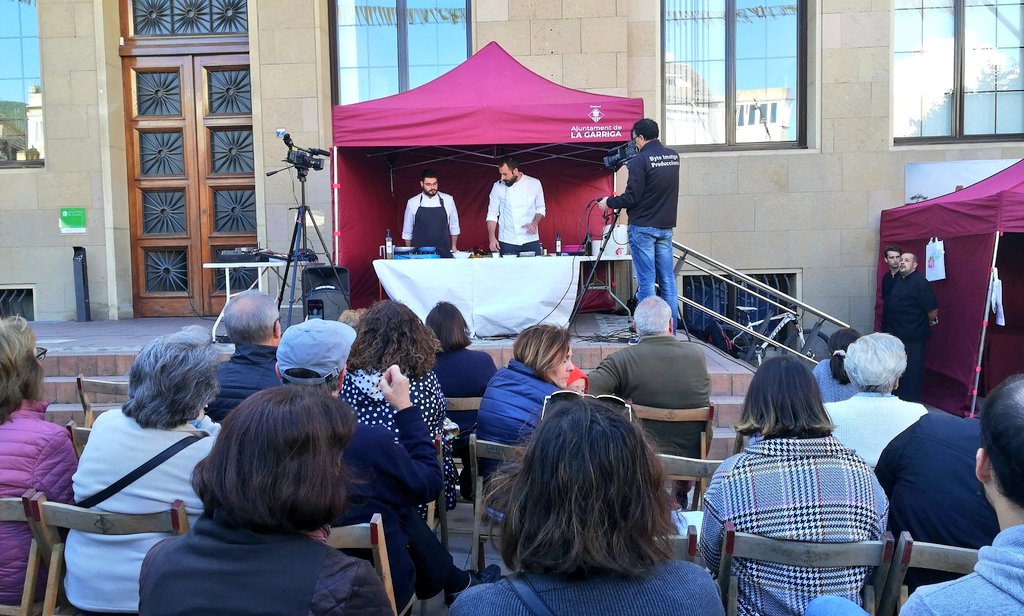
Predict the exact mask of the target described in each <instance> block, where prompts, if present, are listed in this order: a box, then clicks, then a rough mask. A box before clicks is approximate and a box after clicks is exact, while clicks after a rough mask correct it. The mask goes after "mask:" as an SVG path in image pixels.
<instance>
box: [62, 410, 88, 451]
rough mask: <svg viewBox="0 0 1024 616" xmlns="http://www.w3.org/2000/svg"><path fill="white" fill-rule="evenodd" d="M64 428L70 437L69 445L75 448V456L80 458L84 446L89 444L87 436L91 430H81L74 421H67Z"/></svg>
mask: <svg viewBox="0 0 1024 616" xmlns="http://www.w3.org/2000/svg"><path fill="white" fill-rule="evenodd" d="M64 427H65V428H67V430H68V434H69V435H70V436H71V444H72V445H73V446H74V448H75V455H76V456H78V457H79V458H81V457H82V452H83V451H85V446H86V444H87V443H88V442H89V434H90V433H91V432H92V428H83V427H81V426H79V425H78V424H76V423H75V420H74V419H71V420H69V421H68V423H67V424H65V426H64Z"/></svg>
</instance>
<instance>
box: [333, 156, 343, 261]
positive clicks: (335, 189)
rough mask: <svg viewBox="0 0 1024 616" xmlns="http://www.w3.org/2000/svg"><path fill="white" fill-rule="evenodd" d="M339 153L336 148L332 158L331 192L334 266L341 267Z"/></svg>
mask: <svg viewBox="0 0 1024 616" xmlns="http://www.w3.org/2000/svg"><path fill="white" fill-rule="evenodd" d="M338 151H339V148H337V147H335V148H334V156H333V157H332V158H331V162H332V163H333V164H334V178H333V179H334V184H333V186H331V191H332V192H333V193H334V204H333V205H334V212H333V214H334V215H333V216H331V218H332V219H334V228H333V229H331V235H333V236H334V259H332V261H333V262H334V265H340V264H339V263H338V255H340V254H341V238H340V236H339V234H338V229H339V228H340V227H341V221H340V220H339V216H338V213H339V212H340V208H339V207H338V206H339V203H338V200H339V199H341V179H340V178H339V177H338V173H339V172H340V169H339V168H338Z"/></svg>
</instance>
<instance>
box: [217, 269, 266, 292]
mask: <svg viewBox="0 0 1024 616" xmlns="http://www.w3.org/2000/svg"><path fill="white" fill-rule="evenodd" d="M216 272H217V276H216V279H215V280H214V290H215V291H223V290H224V289H225V286H224V270H222V269H219V270H216ZM228 272H230V274H229V275H230V276H231V293H232V294H235V293H238V292H239V291H242V290H244V289H248V288H249V287H251V286H252V285H253V283H255V282H256V276H257V275H258V271H257V269H256V268H255V267H242V268H232V269H229V270H228Z"/></svg>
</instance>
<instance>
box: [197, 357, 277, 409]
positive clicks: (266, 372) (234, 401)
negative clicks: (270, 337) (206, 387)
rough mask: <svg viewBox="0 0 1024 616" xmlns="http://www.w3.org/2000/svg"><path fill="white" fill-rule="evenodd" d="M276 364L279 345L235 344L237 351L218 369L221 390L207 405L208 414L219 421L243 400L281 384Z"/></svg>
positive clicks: (218, 381)
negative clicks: (275, 368)
mask: <svg viewBox="0 0 1024 616" xmlns="http://www.w3.org/2000/svg"><path fill="white" fill-rule="evenodd" d="M276 365H277V347H273V346H267V345H265V344H238V345H235V354H234V355H232V356H231V359H229V360H228V361H226V362H224V363H223V364H221V365H220V369H219V370H218V371H217V383H218V384H219V385H220V391H219V392H217V397H216V398H214V399H213V400H212V401H211V402H210V405H209V406H208V407H207V409H206V415H207V417H209V418H210V419H212V420H214V421H216V422H218V423H220V422H222V421H224V418H225V417H227V415H228V413H230V412H231V411H232V410H234V408H235V407H236V406H238V405H239V404H241V403H242V400H245V399H246V398H248V397H249V396H251V395H252V394H254V393H256V392H258V391H263V390H264V389H270V388H271V387H278V386H280V385H281V379H279V378H278V377H277V372H275V371H274V366H276Z"/></svg>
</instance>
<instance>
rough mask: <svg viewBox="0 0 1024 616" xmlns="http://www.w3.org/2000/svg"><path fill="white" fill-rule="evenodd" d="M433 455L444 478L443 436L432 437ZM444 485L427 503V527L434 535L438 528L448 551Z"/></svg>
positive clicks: (446, 505)
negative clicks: (439, 492)
mask: <svg viewBox="0 0 1024 616" xmlns="http://www.w3.org/2000/svg"><path fill="white" fill-rule="evenodd" d="M434 455H435V456H436V457H437V463H438V465H439V466H440V467H441V475H442V476H444V436H442V435H440V434H438V435H437V436H435V437H434ZM445 483H446V482H442V483H441V494H440V495H439V496H438V497H437V499H436V500H432V501H430V502H429V503H427V526H429V527H430V530H432V531H434V532H435V533H436V532H437V530H438V529H439V528H440V530H441V544H442V545H444V549H446V550H447V549H448V501H447V499H445V496H444V488H445Z"/></svg>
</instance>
